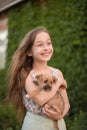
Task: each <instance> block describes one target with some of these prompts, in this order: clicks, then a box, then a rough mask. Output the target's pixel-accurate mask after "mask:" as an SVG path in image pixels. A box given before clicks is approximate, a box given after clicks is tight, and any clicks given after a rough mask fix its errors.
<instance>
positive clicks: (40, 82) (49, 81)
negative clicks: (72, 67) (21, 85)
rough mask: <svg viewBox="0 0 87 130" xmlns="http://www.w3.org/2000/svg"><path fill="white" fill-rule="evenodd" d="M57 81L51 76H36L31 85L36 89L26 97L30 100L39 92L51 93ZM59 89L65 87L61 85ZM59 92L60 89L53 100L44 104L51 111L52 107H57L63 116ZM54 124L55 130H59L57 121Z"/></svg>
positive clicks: (62, 103)
mask: <svg viewBox="0 0 87 130" xmlns="http://www.w3.org/2000/svg"><path fill="white" fill-rule="evenodd" d="M57 80H58V79H57V78H56V77H55V76H51V75H48V74H46V75H45V74H44V75H43V74H41V75H36V77H35V80H33V83H34V84H35V85H36V86H37V89H36V91H34V92H33V93H29V94H27V97H30V98H32V97H33V96H35V94H39V93H40V92H41V90H44V91H48V92H49V91H51V89H52V87H53V85H55V84H56V82H57ZM60 87H61V88H64V87H65V86H62V85H61V86H60ZM60 91H61V89H59V90H58V91H57V92H56V94H55V95H54V96H53V98H51V99H50V100H49V101H48V102H47V103H46V104H48V105H49V107H50V109H52V110H53V111H55V109H54V108H53V105H55V106H57V107H58V109H59V110H60V114H63V110H64V101H63V98H62V95H61V92H60ZM54 122H55V127H56V128H57V130H59V128H58V122H57V121H54Z"/></svg>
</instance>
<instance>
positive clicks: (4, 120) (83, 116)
mask: <svg viewBox="0 0 87 130" xmlns="http://www.w3.org/2000/svg"><path fill="white" fill-rule="evenodd" d="M8 18H9V25H8V26H9V35H8V39H9V43H8V48H7V59H6V67H5V69H2V70H0V130H20V129H21V124H19V123H18V121H17V118H16V114H15V111H14V108H13V107H12V105H11V104H9V105H8V104H7V103H4V102H3V100H4V98H5V96H6V94H7V84H6V75H7V69H8V66H9V64H10V60H11V57H12V55H13V53H14V51H15V50H16V49H17V47H18V45H19V43H20V42H21V40H22V38H23V37H24V35H25V34H26V33H27V32H28V31H30V30H31V29H33V28H35V27H36V26H45V27H46V28H47V29H48V30H49V32H50V35H51V38H52V42H53V46H54V55H53V57H52V59H51V61H50V62H49V65H51V66H53V67H56V68H58V69H60V70H61V71H62V72H63V74H64V77H65V79H66V80H67V83H68V88H67V92H68V96H69V100H70V105H71V108H70V111H69V116H66V117H65V121H66V124H67V129H68V130H87V65H86V63H87V1H86V0H78V1H77V0H46V1H45V0H43V2H42V3H40V1H39V0H37V1H34V0H32V1H28V2H25V3H24V4H21V5H19V6H16V7H14V8H12V9H10V10H9V12H8Z"/></svg>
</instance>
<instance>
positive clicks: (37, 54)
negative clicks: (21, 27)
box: [29, 32, 53, 62]
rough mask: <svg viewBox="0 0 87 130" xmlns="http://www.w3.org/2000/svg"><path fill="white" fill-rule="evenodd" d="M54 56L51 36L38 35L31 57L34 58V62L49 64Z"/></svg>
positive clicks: (42, 33) (44, 33) (41, 33)
mask: <svg viewBox="0 0 87 130" xmlns="http://www.w3.org/2000/svg"><path fill="white" fill-rule="evenodd" d="M52 54H53V47H52V41H51V38H50V36H49V34H48V33H46V32H40V33H38V34H37V35H36V38H35V41H34V44H33V46H32V48H31V51H30V53H29V56H32V57H33V61H37V62H47V61H49V60H50V58H51V56H52Z"/></svg>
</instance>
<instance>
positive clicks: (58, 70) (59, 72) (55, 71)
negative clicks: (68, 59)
mask: <svg viewBox="0 0 87 130" xmlns="http://www.w3.org/2000/svg"><path fill="white" fill-rule="evenodd" d="M50 69H51V70H52V71H53V72H54V73H55V74H56V75H57V76H62V77H63V73H62V71H61V70H60V69H58V68H54V67H50Z"/></svg>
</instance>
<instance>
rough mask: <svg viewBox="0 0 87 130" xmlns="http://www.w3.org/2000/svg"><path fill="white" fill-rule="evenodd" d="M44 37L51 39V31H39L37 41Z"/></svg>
mask: <svg viewBox="0 0 87 130" xmlns="http://www.w3.org/2000/svg"><path fill="white" fill-rule="evenodd" d="M42 39H50V35H49V33H47V32H39V33H38V34H37V35H36V37H35V41H36V40H42Z"/></svg>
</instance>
